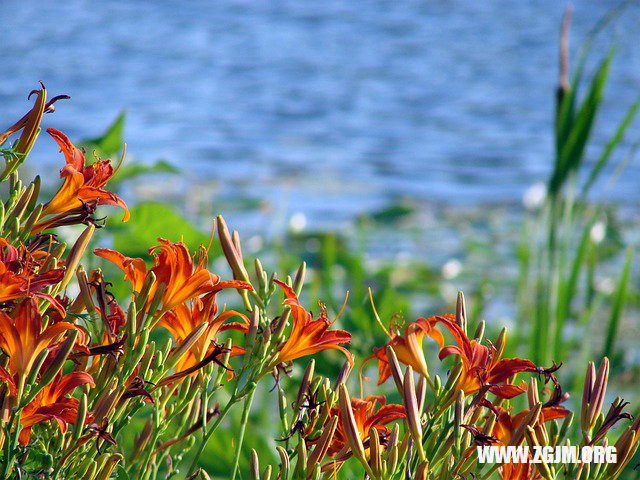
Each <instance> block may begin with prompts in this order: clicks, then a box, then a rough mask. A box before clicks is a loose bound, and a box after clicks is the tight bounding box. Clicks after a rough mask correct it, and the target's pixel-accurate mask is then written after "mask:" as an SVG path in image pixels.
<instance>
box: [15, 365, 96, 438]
mask: <svg viewBox="0 0 640 480" xmlns="http://www.w3.org/2000/svg"><path fill="white" fill-rule="evenodd" d="M85 384H91V385H94V383H93V378H92V377H91V375H89V374H88V373H87V372H71V373H68V374H66V375H64V376H62V374H61V373H60V374H58V375H57V377H56V378H55V379H54V380H53V382H51V383H50V384H48V385H46V386H45V387H44V388H43V389H42V390H41V391H40V392H38V394H37V395H36V396H35V398H34V399H33V400H32V401H31V402H30V403H29V404H28V405H27V406H26V407H24V409H23V410H22V416H21V418H20V423H21V424H22V430H21V431H20V436H19V437H18V440H19V441H20V444H21V445H27V444H28V443H29V440H30V438H31V427H33V426H34V425H36V424H38V423H42V422H46V421H49V420H55V421H56V422H58V425H59V426H60V430H61V431H62V432H65V431H66V429H67V424H73V423H75V421H76V418H77V416H78V405H79V402H78V400H77V399H75V398H73V397H67V396H66V395H67V394H68V393H70V392H71V391H72V390H73V389H75V388H76V387H78V386H80V385H85Z"/></svg>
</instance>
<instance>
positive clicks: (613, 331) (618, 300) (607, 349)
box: [602, 248, 633, 357]
mask: <svg viewBox="0 0 640 480" xmlns="http://www.w3.org/2000/svg"><path fill="white" fill-rule="evenodd" d="M632 259H633V250H632V249H631V248H629V251H628V252H627V259H626V261H625V262H624V268H623V269H622V275H620V281H619V282H618V286H617V288H616V291H615V292H614V296H615V297H614V301H613V306H612V307H611V317H609V326H608V328H607V338H606V340H605V343H604V351H603V353H602V355H603V356H605V357H610V356H611V355H612V353H613V345H614V343H615V341H616V336H617V335H618V324H619V323H620V317H621V316H622V310H623V309H624V304H625V301H626V297H627V286H628V284H629V271H630V270H631V260H632Z"/></svg>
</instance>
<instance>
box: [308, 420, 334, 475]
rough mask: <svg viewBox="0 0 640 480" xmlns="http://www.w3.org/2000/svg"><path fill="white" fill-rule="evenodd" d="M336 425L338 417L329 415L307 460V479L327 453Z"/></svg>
mask: <svg viewBox="0 0 640 480" xmlns="http://www.w3.org/2000/svg"><path fill="white" fill-rule="evenodd" d="M337 427H338V417H331V420H329V423H327V424H326V425H325V427H324V429H323V430H322V434H321V435H320V438H319V439H318V442H317V443H316V445H315V447H314V448H313V451H312V452H311V454H310V455H309V458H308V460H307V479H311V477H312V473H313V472H314V471H315V467H316V466H318V465H319V464H320V462H322V459H323V458H324V456H325V455H326V454H327V451H328V450H329V447H330V446H331V441H332V440H333V435H334V434H335V432H336V428H337Z"/></svg>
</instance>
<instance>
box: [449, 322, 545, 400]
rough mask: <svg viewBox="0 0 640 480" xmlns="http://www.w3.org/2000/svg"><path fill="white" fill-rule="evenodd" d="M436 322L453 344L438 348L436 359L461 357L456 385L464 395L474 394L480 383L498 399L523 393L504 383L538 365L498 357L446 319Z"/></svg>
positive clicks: (520, 388) (534, 370)
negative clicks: (450, 336) (437, 357)
mask: <svg viewBox="0 0 640 480" xmlns="http://www.w3.org/2000/svg"><path fill="white" fill-rule="evenodd" d="M438 321H439V322H441V323H442V324H444V326H445V327H447V329H448V330H449V331H450V332H451V334H452V335H453V337H454V338H455V340H456V343H457V345H449V346H446V347H444V348H443V349H442V350H440V355H439V357H440V360H444V359H445V358H446V357H448V356H449V355H458V356H459V357H460V358H461V359H462V373H461V375H460V380H459V381H458V388H460V389H462V390H463V391H464V393H465V394H467V395H469V394H472V393H476V392H477V391H479V390H480V388H482V387H483V386H488V388H489V391H490V392H491V393H493V394H494V395H497V396H498V397H501V398H507V399H508V398H513V397H515V396H517V395H520V394H521V393H523V392H524V388H522V387H520V386H517V385H512V384H509V383H506V382H507V381H508V380H509V379H510V378H511V377H512V376H514V375H515V374H516V373H520V372H536V371H538V368H537V367H536V365H535V364H534V363H533V362H531V361H530V360H525V359H523V358H500V355H499V353H498V351H497V350H496V348H495V347H494V346H493V345H491V347H486V346H484V345H482V344H480V343H478V342H477V341H476V340H469V338H468V337H467V335H466V334H465V333H464V332H463V331H462V329H461V328H460V326H458V324H457V323H455V322H454V321H451V320H450V319H447V318H444V317H440V318H439V319H438Z"/></svg>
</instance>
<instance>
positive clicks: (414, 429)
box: [402, 366, 426, 461]
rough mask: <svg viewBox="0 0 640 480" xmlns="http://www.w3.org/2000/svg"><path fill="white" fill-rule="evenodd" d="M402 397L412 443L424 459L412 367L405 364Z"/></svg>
mask: <svg viewBox="0 0 640 480" xmlns="http://www.w3.org/2000/svg"><path fill="white" fill-rule="evenodd" d="M402 399H403V403H404V409H405V413H406V415H407V424H408V425H409V432H410V433H411V436H412V437H413V443H414V444H415V445H416V447H417V449H418V454H419V455H420V459H421V460H423V461H424V460H426V455H425V452H424V449H423V447H422V423H421V422H420V411H419V410H418V399H417V398H416V388H415V383H414V380H413V369H412V368H411V366H407V370H406V371H405V374H404V381H403V389H402Z"/></svg>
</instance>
